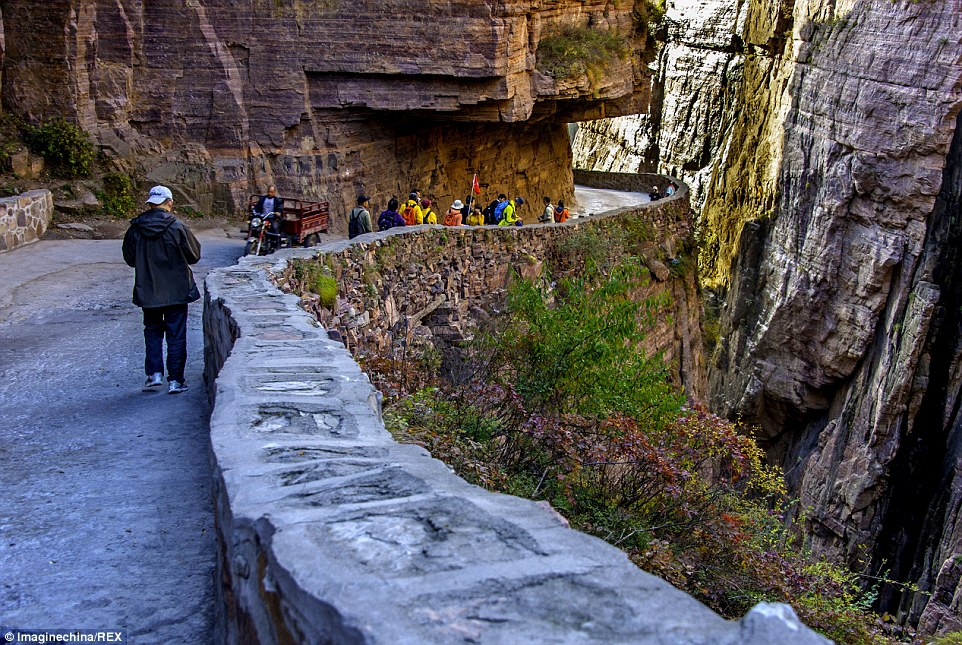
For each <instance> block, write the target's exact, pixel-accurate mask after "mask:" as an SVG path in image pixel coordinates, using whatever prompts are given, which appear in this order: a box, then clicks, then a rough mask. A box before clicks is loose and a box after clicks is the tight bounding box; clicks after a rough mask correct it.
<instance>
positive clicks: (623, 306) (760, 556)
mask: <svg viewBox="0 0 962 645" xmlns="http://www.w3.org/2000/svg"><path fill="white" fill-rule="evenodd" d="M646 279H647V278H646V275H645V273H644V271H642V270H641V269H640V267H639V265H638V264H637V262H636V261H635V260H633V259H628V260H627V261H625V262H623V263H622V264H620V265H618V266H616V267H615V269H614V270H613V271H612V272H611V274H610V275H601V274H600V272H598V271H597V270H596V269H594V268H592V267H591V266H590V265H589V268H588V271H587V272H586V273H585V274H584V276H583V277H581V278H576V279H572V280H567V281H566V280H562V281H559V283H558V284H557V285H555V286H554V287H553V288H552V287H550V286H547V285H545V284H541V285H536V284H533V283H531V282H528V281H522V280H515V281H514V282H513V283H512V285H511V286H510V288H509V293H508V300H507V303H508V307H507V315H505V316H503V317H501V318H500V319H498V320H497V322H496V324H495V329H494V330H493V331H491V332H490V335H488V336H487V337H482V339H481V340H479V341H477V343H476V344H475V346H474V347H472V348H471V350H470V351H469V352H468V353H467V356H466V362H467V363H468V365H469V366H470V367H469V369H467V370H465V373H467V374H469V375H470V377H469V379H468V382H467V383H458V384H456V385H455V384H451V383H445V382H434V383H427V381H426V379H425V378H423V377H422V378H420V379H406V378H405V379H404V382H405V383H417V384H418V387H419V389H417V390H416V391H413V392H411V391H409V392H408V393H407V394H405V395H402V396H400V397H397V398H396V399H395V400H394V401H393V402H389V404H388V406H387V408H386V413H385V423H386V425H387V426H388V429H389V430H391V431H392V433H394V434H395V436H396V437H397V438H398V439H399V440H402V441H413V442H415V443H418V444H420V445H422V446H424V447H425V448H427V449H428V450H430V451H431V452H432V454H433V455H434V456H436V457H438V458H439V459H442V460H444V461H445V462H446V463H448V464H449V465H451V466H452V467H453V468H454V469H455V470H456V471H457V472H458V473H459V474H460V475H461V476H462V477H464V478H466V479H468V480H469V481H471V482H473V483H476V484H479V485H483V486H485V487H487V488H490V489H492V490H498V491H502V492H507V493H510V494H514V495H520V496H524V497H529V498H532V499H543V500H547V501H549V502H550V503H551V504H552V506H554V507H555V508H556V509H558V510H559V511H560V512H561V513H562V514H563V515H565V516H566V517H567V518H568V520H569V521H570V522H571V524H572V525H573V526H574V527H575V528H577V529H580V530H582V531H585V532H587V533H591V534H593V535H596V536H598V537H601V538H603V539H605V540H607V541H608V542H610V543H612V544H614V545H616V546H618V547H620V548H622V549H623V550H624V551H625V552H626V553H627V554H628V555H629V557H630V558H631V559H632V560H633V561H634V562H635V563H637V564H638V565H639V566H640V567H642V568H644V569H646V570H648V571H651V572H653V573H656V574H658V575H660V576H662V577H663V578H665V579H667V580H669V581H670V582H672V583H673V584H674V585H676V586H677V587H679V588H681V589H684V590H685V591H687V592H689V593H691V594H692V595H694V596H696V597H697V598H699V599H701V600H702V601H704V602H705V603H707V604H708V605H709V606H711V607H712V608H714V609H715V610H717V611H719V612H720V613H722V614H723V615H726V616H728V617H732V618H734V617H740V616H742V615H744V613H745V612H746V611H747V610H748V609H749V608H750V607H751V606H753V605H754V604H755V603H757V602H759V601H762V600H768V601H781V602H788V603H791V604H792V605H793V606H794V607H795V608H796V610H797V611H798V613H799V614H800V616H801V617H802V619H803V620H804V621H805V622H806V623H807V624H809V625H811V626H812V627H814V628H816V629H818V630H819V631H822V632H823V633H825V634H827V635H829V636H831V637H832V638H835V639H837V640H838V641H839V642H847V643H870V642H876V639H877V635H876V634H875V631H874V627H873V626H872V622H873V616H872V615H871V614H870V613H869V612H868V611H867V607H868V604H869V603H870V602H871V599H872V596H871V595H870V594H868V595H867V594H865V593H864V592H863V590H862V587H861V586H860V580H859V577H858V576H856V575H855V574H853V573H850V572H848V571H846V570H844V569H843V568H841V567H836V566H834V565H831V564H829V563H825V562H821V561H818V560H814V559H812V558H811V557H809V556H808V554H807V553H806V552H805V550H804V549H803V548H802V547H801V546H799V545H798V544H797V543H796V541H795V538H794V536H793V535H792V533H791V531H790V530H789V529H788V528H787V521H786V516H787V508H788V506H787V499H786V494H785V485H784V482H783V479H782V477H781V473H780V472H779V471H778V470H777V469H776V468H774V467H770V466H767V465H766V464H765V463H764V454H763V452H762V450H761V449H760V448H759V447H758V445H757V444H756V442H755V441H754V440H753V439H752V437H751V436H750V433H749V432H747V430H746V429H745V428H740V427H738V426H737V425H735V424H732V423H730V422H728V421H725V420H723V419H721V418H719V417H717V416H715V415H712V414H710V413H709V412H708V411H706V410H704V409H702V408H700V407H697V406H685V405H683V397H682V396H681V394H680V393H679V392H678V391H676V390H675V389H674V388H673V387H672V386H671V384H670V383H669V380H668V377H667V371H666V369H665V365H664V363H663V361H662V360H661V358H660V357H659V356H657V355H654V356H648V355H645V354H644V353H643V352H642V351H640V349H641V348H640V346H639V341H640V340H641V339H642V338H643V337H644V335H645V334H646V333H647V332H648V331H650V330H651V329H652V328H653V326H654V324H655V322H656V317H657V315H658V313H659V312H660V311H661V310H662V306H663V305H664V302H661V301H659V299H648V300H645V301H642V302H635V301H633V299H632V295H633V294H637V293H638V291H637V288H638V287H640V286H641V285H643V284H644V282H645V280H646ZM390 363H391V361H390V360H383V359H381V360H378V361H372V362H369V363H368V364H367V365H366V367H367V368H368V369H370V368H371V367H376V368H377V369H380V370H382V372H383V375H382V376H375V377H374V378H373V379H372V380H373V381H374V382H375V383H379V384H380V383H384V382H385V379H391V378H392V376H390V375H395V377H394V380H395V382H394V383H392V387H391V388H390V391H392V392H397V391H398V389H399V386H400V385H401V384H400V383H398V382H396V381H397V379H396V374H397V373H398V372H397V371H396V370H394V369H393V368H392V367H391V366H390ZM425 384H428V385H429V387H424V386H425ZM400 389H402V391H403V388H400Z"/></svg>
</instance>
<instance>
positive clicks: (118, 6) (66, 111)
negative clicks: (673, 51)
mask: <svg viewBox="0 0 962 645" xmlns="http://www.w3.org/2000/svg"><path fill="white" fill-rule="evenodd" d="M0 13H2V16H3V24H4V25H5V29H4V33H3V40H2V41H0V42H3V47H4V49H3V54H4V56H3V59H2V60H3V63H2V66H3V70H2V83H3V91H2V95H3V104H4V107H5V109H6V110H8V111H12V112H16V113H18V114H21V115H24V116H26V117H27V118H29V119H46V118H49V117H51V116H54V115H64V116H67V117H68V118H70V119H73V120H75V121H77V122H78V123H79V124H81V125H82V126H83V127H84V128H85V129H86V130H88V131H89V132H90V133H92V135H93V136H94V139H95V140H96V142H97V143H98V145H99V146H100V148H101V149H102V150H103V151H104V152H105V153H107V154H108V155H109V156H110V157H111V158H113V159H115V160H116V161H117V162H118V163H119V164H120V165H121V166H123V167H125V168H127V169H129V170H130V171H131V172H132V173H133V174H134V175H135V177H136V178H138V179H143V182H142V183H150V182H164V183H169V184H173V185H174V188H175V189H176V191H177V193H178V195H177V196H178V198H179V199H180V201H182V202H184V201H186V202H188V203H193V204H195V205H196V206H197V207H199V208H200V209H201V210H202V211H210V210H214V211H224V210H236V209H237V208H239V206H240V205H241V204H245V203H246V199H245V196H246V194H247V193H249V192H251V191H255V190H263V189H265V188H266V185H267V184H268V183H275V184H277V186H278V190H279V192H280V193H281V194H282V195H284V194H286V195H290V196H295V197H302V198H308V199H310V198H320V199H328V200H330V201H331V202H332V205H333V206H334V210H335V213H344V212H346V211H347V210H349V208H350V206H351V205H353V198H354V196H355V195H356V194H357V193H358V192H364V193H367V194H370V195H373V196H374V197H375V200H374V202H375V205H376V206H383V205H384V204H385V203H386V202H387V200H388V198H389V197H390V196H391V195H398V196H401V197H403V196H406V195H407V193H408V192H409V191H410V190H411V189H412V188H414V187H418V188H421V189H422V190H423V191H424V192H425V193H426V194H430V195H433V196H434V197H435V198H436V199H438V200H439V201H440V202H441V203H443V204H445V205H446V204H447V203H450V201H453V199H455V198H463V197H464V196H465V194H466V192H467V191H468V189H469V188H470V186H471V179H472V176H473V174H474V173H477V174H478V175H479V177H480V180H481V182H482V185H483V186H484V187H485V189H486V192H485V195H484V197H485V198H488V197H489V196H491V195H496V194H497V193H498V192H502V191H503V192H509V193H514V194H521V195H525V196H540V195H541V194H550V195H553V196H556V197H557V196H562V197H568V198H570V197H571V195H572V191H573V189H572V182H571V171H570V168H571V163H570V161H571V159H570V147H569V139H568V135H567V131H566V128H565V124H566V123H567V122H568V121H571V120H578V119H582V118H597V117H600V116H605V115H617V114H625V113H633V112H638V111H644V110H645V109H646V108H647V103H648V88H649V85H650V83H649V82H648V73H647V68H646V67H645V66H644V65H643V64H642V63H641V62H640V61H641V55H640V54H641V53H642V51H643V48H644V46H645V41H646V36H647V34H646V32H645V31H644V28H643V26H639V25H636V23H635V21H634V19H633V17H632V4H631V3H630V2H619V1H615V0H589V1H587V2H582V1H576V0H565V1H562V2H555V1H549V0H541V1H535V2H507V3H505V2H494V1H493V0H492V1H490V2H475V1H470V2H468V1H465V0H460V1H459V0H431V1H428V2H422V3H418V5H417V7H416V8H414V9H412V5H411V4H410V3H408V2H401V1H398V0H388V1H387V2H384V1H375V0H360V1H358V2H353V3H339V2H336V1H334V0H313V1H311V0H283V1H275V0H245V1H242V2H237V1H234V0H188V1H186V2H182V1H180V0H178V1H174V0H162V1H156V2H144V1H143V0H49V1H45V2H43V3H37V2H27V1H25V0H0ZM571 27H578V28H589V27H590V28H591V29H593V30H595V31H601V32H611V33H617V34H618V35H619V36H620V37H621V38H623V40H624V42H625V44H626V45H627V46H628V49H629V50H630V52H631V54H632V55H628V56H625V58H624V59H621V58H618V57H613V58H612V59H611V60H610V61H609V63H608V64H607V65H606V67H605V73H604V74H598V75H593V76H592V77H591V80H588V77H587V75H584V74H582V75H580V76H575V77H572V78H567V79H554V78H552V77H550V76H547V75H545V74H542V73H541V72H539V71H538V70H537V68H536V63H537V56H538V46H539V43H540V42H541V41H542V40H543V39H544V38H546V37H548V36H556V35H559V34H561V33H562V32H563V31H564V30H565V29H567V28H571ZM335 221H336V223H337V224H338V225H339V226H343V220H342V219H336V220H335Z"/></svg>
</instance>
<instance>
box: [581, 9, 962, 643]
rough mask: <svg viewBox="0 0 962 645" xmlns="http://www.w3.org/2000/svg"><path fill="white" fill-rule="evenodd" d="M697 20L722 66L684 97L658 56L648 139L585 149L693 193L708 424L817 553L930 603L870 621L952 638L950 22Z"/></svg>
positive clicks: (602, 127)
mask: <svg viewBox="0 0 962 645" xmlns="http://www.w3.org/2000/svg"><path fill="white" fill-rule="evenodd" d="M680 4H681V5H685V4H690V5H694V4H696V3H684V2H679V3H676V7H678V6H679V5H680ZM697 4H699V5H703V6H704V7H705V8H707V9H710V10H709V11H708V13H707V14H704V15H715V16H723V15H724V16H727V19H726V20H723V21H721V23H720V24H718V25H717V26H716V30H715V35H714V36H713V38H714V40H715V42H717V43H724V42H729V41H728V39H729V37H731V35H732V34H734V35H735V36H737V38H732V39H731V41H730V42H731V44H732V45H731V47H730V48H725V47H722V48H721V49H720V50H719V49H718V48H714V49H713V48H711V47H708V48H707V49H706V50H705V53H704V55H703V56H702V57H701V60H700V62H699V63H698V64H697V65H695V66H694V67H693V69H692V70H691V71H690V73H689V74H688V75H687V76H686V75H685V74H682V76H684V77H685V79H687V80H684V79H681V80H680V79H678V78H675V77H674V76H673V72H672V70H677V69H679V68H678V67H677V66H676V67H672V60H673V59H672V57H671V54H670V52H671V51H673V50H675V49H677V48H678V47H679V45H678V44H677V43H676V42H674V41H672V42H669V43H668V44H667V45H665V46H664V47H663V49H662V52H661V54H660V58H659V60H660V61H661V62H660V65H661V67H660V71H659V76H658V81H657V83H656V90H655V92H654V95H655V104H653V106H652V110H651V118H650V119H649V120H648V121H647V122H635V123H634V125H630V126H628V125H625V124H624V123H621V124H613V125H611V126H610V127H609V126H607V125H606V124H603V123H600V124H594V125H592V126H591V128H588V129H587V130H588V131H589V132H590V130H592V129H593V130H595V131H597V132H598V133H600V134H598V135H592V136H595V138H596V139H597V138H598V137H602V136H608V137H615V138H616V139H617V140H618V141H619V143H618V144H617V146H615V149H616V150H617V149H618V148H621V149H623V148H624V146H626V145H630V144H629V143H627V142H629V141H630V140H631V137H630V136H629V137H625V136H624V135H622V134H619V132H621V133H623V132H625V130H626V129H629V130H630V131H631V132H633V133H641V135H644V136H640V135H633V136H635V139H634V141H635V142H637V143H636V146H637V147H635V151H636V154H635V159H636V160H637V163H638V164H639V167H640V168H643V169H647V168H655V167H656V168H662V169H664V168H668V167H670V168H674V167H677V164H678V163H679V161H681V164H682V165H681V172H680V173H679V174H680V175H681V176H682V177H689V176H692V175H695V176H698V177H701V178H702V181H701V183H698V182H697V181H696V182H694V183H695V184H696V186H700V187H701V192H700V193H698V194H696V197H700V198H701V199H702V200H703V207H702V212H701V221H700V226H701V232H702V238H703V249H702V256H701V268H702V270H703V279H704V280H705V282H706V283H707V284H708V285H710V286H713V287H716V288H717V289H716V291H715V294H716V296H717V300H716V301H715V304H718V305H719V307H718V315H719V317H720V327H721V334H720V342H719V345H718V348H717V350H716V352H715V355H714V357H713V360H712V361H710V364H709V370H710V390H711V402H712V406H713V407H714V409H716V410H717V411H720V412H723V413H727V414H730V415H732V416H741V417H742V418H744V419H748V420H752V421H754V422H756V423H758V424H759V425H760V426H761V428H762V430H763V433H764V436H765V437H766V441H767V444H768V446H769V451H770V454H771V456H772V457H773V458H774V459H776V460H779V461H780V462H781V463H782V464H783V465H784V467H785V470H786V472H787V473H788V474H789V478H790V481H791V483H792V485H793V488H794V490H795V491H797V493H798V494H799V496H800V498H801V503H802V506H803V507H804V508H806V509H809V510H808V515H807V520H806V521H807V529H808V536H809V539H810V540H811V543H812V545H813V547H814V548H816V550H818V551H819V552H821V553H824V554H826V555H829V556H831V557H833V558H835V559H838V560H847V561H848V562H850V563H851V564H852V565H855V566H859V567H863V568H864V567H865V564H866V563H868V568H869V569H870V570H871V571H872V572H873V573H877V572H887V573H888V574H889V575H891V576H893V577H894V578H897V579H899V580H904V581H908V582H912V583H917V584H918V585H919V586H920V588H921V589H922V590H923V591H929V592H933V595H932V596H931V599H929V598H928V596H926V595H924V594H918V593H902V592H900V591H899V589H898V588H896V587H892V586H883V589H882V594H881V598H880V606H881V607H882V608H883V609H886V610H888V611H892V612H896V611H898V613H899V615H900V617H901V618H902V619H904V620H906V621H908V622H911V623H915V622H919V624H920V626H921V627H922V629H923V630H925V631H927V632H945V631H950V630H958V629H960V628H962V622H960V618H959V616H960V613H962V612H960V609H962V586H960V575H962V563H960V556H962V534H960V528H959V527H960V525H962V522H960V517H962V448H960V441H962V430H960V427H959V426H960V420H959V418H958V408H959V403H960V399H959V389H960V386H962V369H960V365H962V361H960V358H962V351H960V343H962V340H960V325H962V315H960V311H962V310H960V306H962V297H960V293H959V284H960V281H962V273H960V271H962V269H960V262H959V258H958V253H957V251H956V249H957V248H958V246H959V243H960V241H962V240H960V219H962V215H960V212H959V210H960V206H959V203H960V202H959V193H960V191H962V188H960V186H962V170H960V167H962V152H960V148H962V142H960V138H962V133H960V130H962V128H960V127H959V125H960V124H959V112H960V109H962V65H960V62H962V2H960V1H959V0H947V1H945V2H929V1H922V2H904V1H896V2H890V1H888V0H878V1H876V0H848V1H845V2H821V1H819V0H808V1H803V0H797V1H796V2H794V3H793V2H781V3H775V2H768V1H765V0H752V1H750V2H737V3H725V2H712V1H706V2H699V3H697ZM668 18H669V20H672V19H673V14H672V12H671V11H669V15H668ZM679 24H682V26H685V24H687V28H689V29H691V30H692V33H691V34H689V35H686V36H682V37H681V39H682V40H684V41H685V42H686V43H688V42H693V41H696V40H702V41H707V40H712V38H707V37H705V36H704V33H703V31H701V30H700V29H698V28H697V25H695V24H694V23H692V22H690V21H689V22H687V23H684V22H683V21H682V22H681V23H679ZM677 27H678V25H677V24H676V25H674V26H673V27H671V28H670V29H669V30H668V32H669V33H670V34H672V33H675V32H674V31H673V30H674V29H676V28H677ZM716 55H717V56H718V57H720V59H721V60H722V62H719V63H716V62H714V59H715V56H716ZM695 58H697V57H695ZM705 70H709V71H710V73H709V74H708V75H707V77H706V76H705V75H704V74H705ZM706 79H707V80H706ZM702 83H704V86H702ZM659 85H660V87H661V88H662V89H658V86H659ZM686 87H689V88H691V91H688V92H687V96H686V95H685V94H684V92H685V90H684V88H686ZM679 88H681V89H679ZM679 91H681V92H683V94H682V95H681V96H680V97H679V96H677V95H676V94H677V92H679ZM660 93H664V96H663V97H662V96H660ZM678 106H681V107H680V108H679V107H678ZM656 117H657V119H658V120H657V121H656V120H655V119H656ZM622 121H624V120H622ZM699 124H703V125H699ZM709 124H711V125H709ZM631 128H634V129H633V130H631ZM582 130H586V128H584V126H582ZM699 133H701V135H700V138H699V139H698V141H699V142H700V143H701V144H702V146H703V147H702V150H704V151H707V154H703V155H701V156H698V154H696V153H698V152H699V148H698V145H690V144H689V143H688V139H690V138H692V137H697V136H699ZM586 135H587V132H585V133H582V132H579V135H578V136H579V138H581V137H585V136H586ZM646 137H647V138H646ZM586 140H587V139H586ZM576 143H577V141H576ZM662 144H664V145H662ZM591 154H594V155H595V157H602V156H603V155H599V154H597V153H591V150H590V145H586V146H585V150H584V151H582V150H579V146H577V145H576V152H575V160H576V163H577V162H578V159H579V158H582V157H583V158H584V159H585V164H586V165H593V166H594V167H596V168H597V167H599V163H598V161H596V160H593V159H592V158H591ZM618 154H620V150H619V151H618V152H616V153H614V154H613V155H612V156H613V157H614V156H617V155H618ZM608 163H611V162H608ZM645 164H648V165H647V166H646V165H645ZM685 164H688V165H687V166H686V165H685Z"/></svg>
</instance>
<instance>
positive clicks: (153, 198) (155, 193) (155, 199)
mask: <svg viewBox="0 0 962 645" xmlns="http://www.w3.org/2000/svg"><path fill="white" fill-rule="evenodd" d="M173 198H174V194H173V193H172V192H170V188H167V186H154V187H153V188H151V189H150V195H148V196H147V203H148V204H163V203H164V202H166V201H167V200H168V199H173Z"/></svg>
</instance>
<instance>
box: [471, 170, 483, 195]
mask: <svg viewBox="0 0 962 645" xmlns="http://www.w3.org/2000/svg"><path fill="white" fill-rule="evenodd" d="M471 190H473V191H474V194H475V195H480V194H481V184H479V183H478V173H474V182H473V183H472V184H471Z"/></svg>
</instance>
